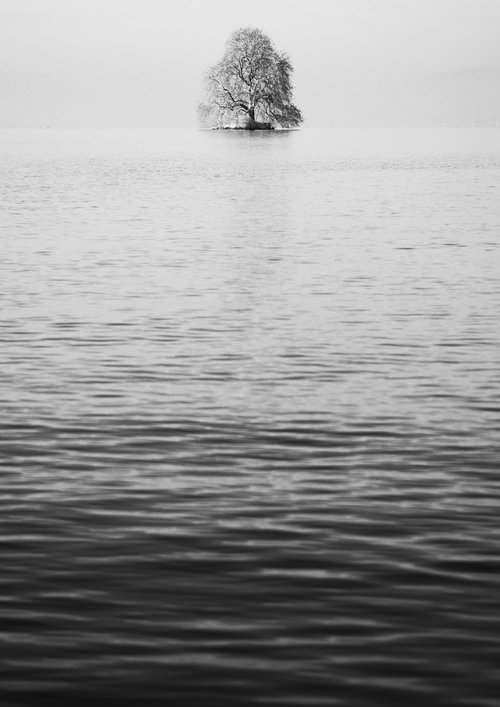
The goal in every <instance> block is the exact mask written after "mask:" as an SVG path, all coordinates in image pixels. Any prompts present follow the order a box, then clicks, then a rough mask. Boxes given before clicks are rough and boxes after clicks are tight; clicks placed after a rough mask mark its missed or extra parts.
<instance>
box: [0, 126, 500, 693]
mask: <svg viewBox="0 0 500 707" xmlns="http://www.w3.org/2000/svg"><path fill="white" fill-rule="evenodd" d="M0 175H1V176H0V208H1V215H0V219H1V226H2V233H1V239H2V251H1V254H2V257H1V261H0V294H1V300H0V301H1V310H0V319H1V322H0V324H1V327H0V332H1V338H0V355H1V360H0V364H1V365H0V384H1V399H2V405H1V408H0V440H1V441H0V452H1V460H2V462H1V464H2V467H1V486H0V511H1V512H0V560H1V565H0V567H1V571H0V667H1V678H0V680H1V682H0V697H1V699H0V704H1V705H2V707H14V706H16V707H18V706H23V705H38V704H43V705H45V704H46V705H57V706H59V705H65V706H66V705H67V706H68V707H71V706H73V705H74V706H77V707H78V706H83V705H120V706H121V705H138V706H140V705H160V704H161V705H169V706H170V705H172V707H176V706H177V705H179V706H182V707H184V705H191V704H192V705H199V706H200V707H203V706H205V705H210V706H212V705H213V706H214V707H216V706H219V705H220V706H223V705H231V706H234V707H238V706H239V705H282V706H283V707H285V706H293V705H305V706H307V707H315V706H319V705H329V706H330V705H333V706H335V705H341V706H342V707H344V706H346V707H351V706H352V707H364V706H365V705H366V707H373V706H376V707H378V706H380V707H385V706H387V705H400V706H402V707H406V706H407V705H443V707H445V706H446V707H449V706H450V705H457V706H460V705H471V706H472V705H474V707H485V706H487V705H488V706H491V707H492V706H493V705H497V704H498V699H499V695H500V525H499V519H500V514H499V512H500V474H499V471H500V348H499V346H500V326H499V315H500V245H499V232H498V229H499V220H500V219H499V217H500V206H499V204H500V194H499V191H500V190H499V184H500V182H499V179H500V133H499V131H494V130H492V131H488V130H472V131H460V130H435V131H404V130H402V131H394V132H392V133H386V132H383V131H371V132H368V131H365V132H363V131H354V130H353V131H336V132H317V133H315V132H313V131H307V130H304V131H302V132H295V133H289V134H278V133H276V134H258V135H248V134H246V133H229V134H228V133H189V132H178V133H176V132H170V133H166V132H165V133H163V132H157V133H155V132H152V133H142V132H133V131H131V132H128V133H126V132H123V133H120V132H111V131H108V132H106V131H103V132H78V131H68V132H64V131H40V132H37V131H12V132H8V131H3V132H2V133H1V134H0Z"/></svg>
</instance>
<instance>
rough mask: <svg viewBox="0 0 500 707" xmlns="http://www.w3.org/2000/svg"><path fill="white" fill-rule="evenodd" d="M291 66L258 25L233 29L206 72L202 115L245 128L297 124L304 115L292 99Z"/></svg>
mask: <svg viewBox="0 0 500 707" xmlns="http://www.w3.org/2000/svg"><path fill="white" fill-rule="evenodd" d="M292 72H293V67H292V65H291V63H290V59H289V58H288V56H287V55H286V54H285V53H284V52H279V51H277V50H276V49H275V48H274V46H273V44H272V42H271V40H270V39H269V37H268V36H267V35H265V34H264V33H263V32H262V31H261V30H260V29H252V28H250V27H246V28H244V29H239V30H236V31H235V32H233V34H232V35H231V36H230V38H229V40H228V42H227V45H226V51H225V53H224V55H223V57H222V59H221V60H220V61H219V62H218V63H217V64H215V65H214V66H212V67H211V68H210V69H209V71H208V73H207V75H206V79H205V95H204V100H203V102H202V103H200V106H199V108H198V115H199V118H200V121H201V122H202V124H203V125H205V126H210V127H223V126H231V127H245V128H247V129H249V130H255V129H258V128H263V127H269V128H273V127H277V126H280V127H282V128H291V127H296V126H298V125H300V123H301V122H302V115H301V113H300V110H299V109H298V108H297V107H296V106H294V105H293V103H292V101H291V99H292V90H293V87H292V81H291V75H292Z"/></svg>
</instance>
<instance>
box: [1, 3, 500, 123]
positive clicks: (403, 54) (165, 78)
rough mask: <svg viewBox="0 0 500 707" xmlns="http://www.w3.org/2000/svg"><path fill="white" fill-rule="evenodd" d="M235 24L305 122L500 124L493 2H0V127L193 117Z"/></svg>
mask: <svg viewBox="0 0 500 707" xmlns="http://www.w3.org/2000/svg"><path fill="white" fill-rule="evenodd" d="M243 26H254V27H260V28H261V29H262V30H264V31H265V32H266V33H268V34H269V35H270V37H271V39H272V40H273V41H274V42H275V44H276V46H277V48H278V49H283V50H285V51H287V52H288V53H289V55H290V56H291V59H292V63H293V65H294V66H295V99H296V100H295V102H296V103H297V105H298V106H299V107H300V108H301V109H302V111H303V113H304V115H305V117H306V119H307V123H306V125H310V126H315V125H357V124H371V125H376V124H413V123H415V124H418V123H429V122H437V123H440V122H445V123H449V122H451V123H454V122H456V123H458V124H460V123H465V124H467V123H474V122H480V123H481V122H483V123H498V122H499V121H500V0H307V2H300V1H298V2H293V0H0V126H2V127H13V126H21V127H44V126H52V127H112V126H120V127H142V126H144V127H147V126H154V127H162V126H165V127H169V126H172V127H173V126H182V125H186V126H195V125H196V112H195V111H196V105H197V103H198V100H199V97H200V90H201V81H202V76H203V73H204V72H205V70H206V69H207V68H208V66H209V65H210V64H212V63H213V62H215V61H216V60H217V59H218V58H219V57H220V56H221V54H222V52H223V49H224V43H225V41H226V39H227V37H228V35H229V34H230V33H231V31H232V30H234V29H237V28H239V27H243Z"/></svg>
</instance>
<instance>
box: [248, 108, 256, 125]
mask: <svg viewBox="0 0 500 707" xmlns="http://www.w3.org/2000/svg"><path fill="white" fill-rule="evenodd" d="M247 130H255V108H249V109H248V122H247Z"/></svg>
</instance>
